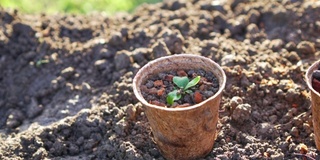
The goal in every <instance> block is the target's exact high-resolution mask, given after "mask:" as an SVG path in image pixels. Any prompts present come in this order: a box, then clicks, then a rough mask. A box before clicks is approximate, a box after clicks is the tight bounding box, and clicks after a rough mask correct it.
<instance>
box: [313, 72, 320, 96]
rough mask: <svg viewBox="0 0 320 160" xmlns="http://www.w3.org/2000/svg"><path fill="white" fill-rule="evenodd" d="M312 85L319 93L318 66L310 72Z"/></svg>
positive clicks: (319, 73) (319, 76) (319, 75)
mask: <svg viewBox="0 0 320 160" xmlns="http://www.w3.org/2000/svg"><path fill="white" fill-rule="evenodd" d="M312 87H313V88H314V89H315V90H316V91H317V92H319V93H320V66H318V69H317V70H315V71H313V73H312Z"/></svg>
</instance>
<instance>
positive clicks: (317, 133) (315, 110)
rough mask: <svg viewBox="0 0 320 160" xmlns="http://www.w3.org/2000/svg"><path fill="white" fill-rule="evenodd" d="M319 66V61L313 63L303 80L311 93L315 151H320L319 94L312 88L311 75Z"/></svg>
mask: <svg viewBox="0 0 320 160" xmlns="http://www.w3.org/2000/svg"><path fill="white" fill-rule="evenodd" d="M319 65H320V61H317V62H315V63H313V64H312V65H311V66H310V67H309V68H308V70H307V72H306V75H305V78H306V81H307V85H308V87H309V90H310V91H311V104H312V106H311V108H312V120H313V131H314V140H315V142H316V146H317V149H318V150H320V94H319V93H318V92H317V91H316V90H315V89H314V88H313V87H312V73H313V71H315V70H317V69H318V67H319Z"/></svg>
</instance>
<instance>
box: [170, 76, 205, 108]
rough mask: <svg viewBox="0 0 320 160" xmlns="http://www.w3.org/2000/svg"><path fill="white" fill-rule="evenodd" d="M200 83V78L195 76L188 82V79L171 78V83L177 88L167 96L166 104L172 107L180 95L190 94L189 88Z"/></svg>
mask: <svg viewBox="0 0 320 160" xmlns="http://www.w3.org/2000/svg"><path fill="white" fill-rule="evenodd" d="M199 81H200V76H197V77H196V78H194V79H193V80H191V81H190V82H189V78H188V77H178V76H175V77H173V83H174V84H175V85H176V86H177V87H178V88H176V89H175V90H173V91H172V92H170V93H169V94H168V96H167V103H168V104H170V105H172V104H173V102H174V101H176V100H179V99H180V98H181V97H182V95H185V94H187V93H188V94H190V93H191V90H189V88H191V87H193V86H195V85H197V84H198V82H199Z"/></svg>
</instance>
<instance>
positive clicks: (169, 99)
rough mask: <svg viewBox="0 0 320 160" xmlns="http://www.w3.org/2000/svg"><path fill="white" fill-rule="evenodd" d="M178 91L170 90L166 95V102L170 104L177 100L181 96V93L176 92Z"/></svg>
mask: <svg viewBox="0 0 320 160" xmlns="http://www.w3.org/2000/svg"><path fill="white" fill-rule="evenodd" d="M177 93H178V91H177V90H174V91H172V92H170V93H169V94H168V96H167V102H168V103H169V104H170V105H172V104H173V102H174V101H175V100H179V99H180V98H181V94H177Z"/></svg>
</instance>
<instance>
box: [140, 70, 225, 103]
mask: <svg viewBox="0 0 320 160" xmlns="http://www.w3.org/2000/svg"><path fill="white" fill-rule="evenodd" d="M175 76H178V77H188V78H189V81H191V80H192V79H194V78H195V77H197V76H200V77H201V79H200V81H199V82H198V83H197V84H196V85H195V86H193V87H191V88H190V90H191V93H186V94H182V97H181V98H180V99H179V100H176V101H175V102H174V103H173V104H172V105H170V104H168V102H167V101H166V98H167V96H168V93H170V92H171V91H173V90H175V89H176V88H178V87H177V86H176V85H175V84H174V83H173V77H175ZM218 90H219V82H218V79H217V78H216V77H215V75H214V74H213V73H212V72H208V71H205V70H203V69H190V70H175V71H168V72H162V73H159V74H157V75H154V76H152V77H151V78H149V79H148V80H146V82H145V83H144V84H143V85H141V91H142V96H143V98H144V99H145V100H146V101H147V102H148V103H151V104H155V105H158V106H163V107H170V108H171V107H174V108H176V107H179V108H181V107H188V106H191V105H194V104H197V103H200V102H202V101H204V100H206V99H208V98H209V97H211V96H213V95H214V94H215V93H216V92H217V91H218Z"/></svg>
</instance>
